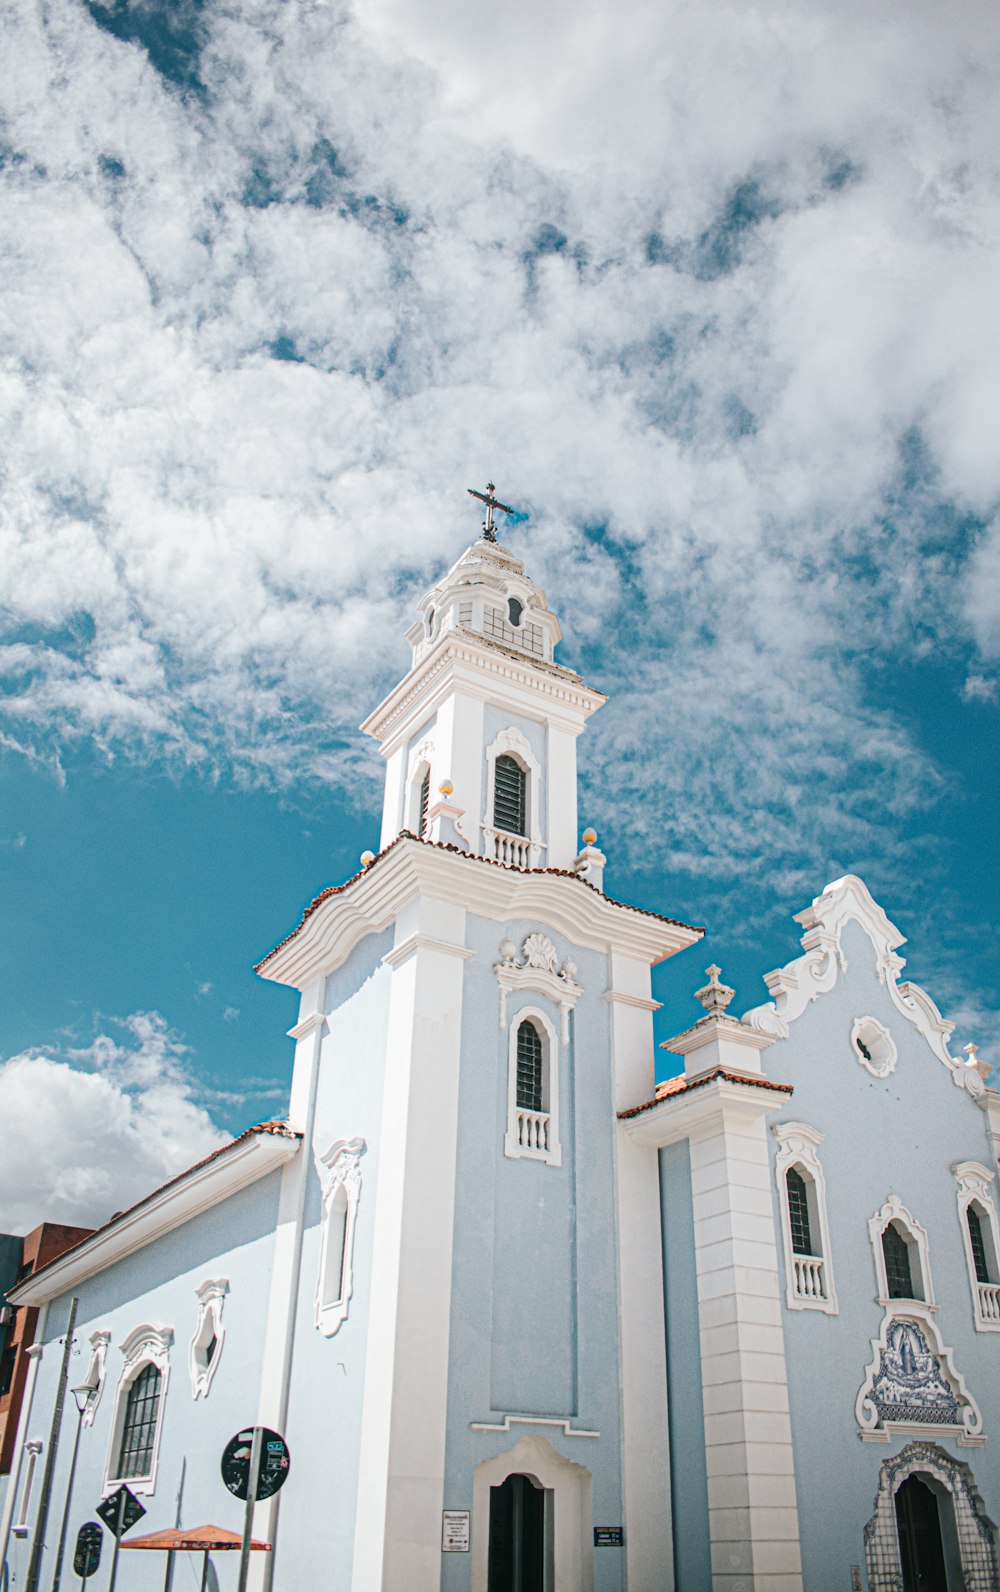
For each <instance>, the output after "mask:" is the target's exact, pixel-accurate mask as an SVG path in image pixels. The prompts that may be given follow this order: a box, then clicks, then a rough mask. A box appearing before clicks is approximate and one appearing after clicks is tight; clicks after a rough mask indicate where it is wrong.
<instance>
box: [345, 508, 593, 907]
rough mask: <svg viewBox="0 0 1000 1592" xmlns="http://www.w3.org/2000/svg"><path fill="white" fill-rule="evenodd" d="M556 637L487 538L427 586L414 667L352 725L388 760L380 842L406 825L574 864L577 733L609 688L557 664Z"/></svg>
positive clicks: (520, 577) (466, 843)
mask: <svg viewBox="0 0 1000 1592" xmlns="http://www.w3.org/2000/svg"><path fill="white" fill-rule="evenodd" d="M484 501H486V500H485V499H484ZM501 506H502V505H501ZM561 636H562V630H561V629H560V625H559V621H558V619H557V618H556V616H555V614H554V613H553V612H552V611H551V609H550V608H549V605H548V603H547V601H546V598H545V593H544V592H543V591H542V590H541V588H540V587H539V586H536V585H535V584H534V582H533V581H531V580H529V578H528V577H527V576H526V575H525V573H524V565H523V563H522V562H521V560H520V559H519V558H515V557H514V555H513V553H510V552H508V551H507V549H506V548H504V547H501V546H500V545H499V543H497V542H495V541H491V540H489V539H488V538H487V537H486V536H485V535H484V536H483V537H482V538H481V539H480V540H479V541H478V542H476V543H474V544H473V546H472V547H470V548H468V549H467V550H466V551H465V552H464V553H463V554H462V556H461V558H460V559H459V560H458V561H457V563H455V564H454V565H453V566H452V568H451V569H450V570H449V571H448V573H447V574H446V575H445V576H444V577H443V578H442V579H441V580H439V581H438V582H437V583H436V584H435V585H434V586H432V587H431V589H430V591H428V592H427V593H426V595H425V596H424V597H423V598H422V599H421V601H420V603H419V605H418V618H417V620H416V621H415V623H414V624H413V625H411V626H410V628H409V630H408V631H407V632H406V639H407V640H408V641H409V643H410V646H411V647H412V649H413V662H412V665H411V668H410V670H409V672H408V673H407V675H406V676H405V678H404V679H403V680H401V681H400V683H399V685H398V686H396V688H395V690H393V691H391V692H390V694H389V695H388V696H387V697H386V699H385V701H384V702H382V703H381V704H380V706H379V707H377V708H376V709H375V712H374V713H372V714H371V715H370V716H369V718H367V719H366V720H365V722H364V724H363V725H362V726H361V728H362V729H363V730H364V731H366V732H367V733H368V734H369V735H372V736H374V737H375V739H376V740H378V742H379V743H380V746H381V750H382V756H383V757H384V758H385V760H386V783H385V802H384V807H383V814H382V836H381V842H380V844H381V846H382V847H385V846H388V845H390V844H391V843H392V841H393V840H394V839H395V838H396V836H397V835H398V834H399V833H400V831H401V830H403V829H408V830H410V831H411V832H412V833H414V834H419V835H421V836H422V837H423V838H425V839H428V840H433V841H446V842H447V843H448V844H452V845H458V846H460V848H461V849H463V850H466V851H469V852H471V853H473V854H474V855H480V856H485V857H489V858H490V860H491V861H494V862H500V863H503V864H504V865H506V866H511V867H517V868H559V869H567V870H569V869H573V868H577V870H578V871H579V863H578V856H577V783H576V738H577V736H578V735H579V734H580V732H581V731H582V729H583V728H584V725H585V724H586V721H587V719H588V718H589V717H590V715H591V714H592V713H594V712H595V711H596V710H597V709H598V708H599V707H601V706H602V704H603V703H604V702H605V700H606V698H605V697H604V696H603V695H602V694H601V693H600V692H599V691H593V690H591V689H590V687H589V686H587V685H585V684H584V682H583V680H581V678H580V676H579V675H578V674H574V672H573V671H572V669H567V668H565V667H564V666H563V665H562V664H560V663H556V662H555V660H554V657H553V652H554V649H555V646H556V643H557V642H558V641H559V640H560V639H561ZM445 786H447V787H448V790H447V792H445V791H444V787H445ZM442 796H444V800H443V801H442V800H441V797H442ZM598 856H599V854H597V853H596V852H595V854H594V856H593V857H592V858H590V859H589V861H590V862H591V863H592V864H593V866H594V872H595V880H596V872H597V869H596V864H597V861H598ZM600 861H601V862H602V863H603V856H600Z"/></svg>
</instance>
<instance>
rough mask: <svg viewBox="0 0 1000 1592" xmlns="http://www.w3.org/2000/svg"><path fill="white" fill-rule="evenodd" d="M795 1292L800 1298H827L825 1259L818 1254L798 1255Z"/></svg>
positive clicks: (796, 1257)
mask: <svg viewBox="0 0 1000 1592" xmlns="http://www.w3.org/2000/svg"><path fill="white" fill-rule="evenodd" d="M794 1259H795V1292H796V1294H797V1295H798V1297H799V1298H800V1299H825V1298H826V1285H825V1283H824V1280H823V1261H822V1259H821V1257H820V1256H818V1255H796V1256H795V1257H794Z"/></svg>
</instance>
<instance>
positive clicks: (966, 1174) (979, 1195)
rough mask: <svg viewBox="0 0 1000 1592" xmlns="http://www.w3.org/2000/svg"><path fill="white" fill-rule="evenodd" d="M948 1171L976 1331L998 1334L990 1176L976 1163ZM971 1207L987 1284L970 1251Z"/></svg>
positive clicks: (998, 1280) (998, 1225)
mask: <svg viewBox="0 0 1000 1592" xmlns="http://www.w3.org/2000/svg"><path fill="white" fill-rule="evenodd" d="M951 1170H952V1172H953V1173H954V1174H955V1179H956V1185H957V1186H956V1189H955V1195H956V1198H957V1201H958V1220H959V1223H960V1225H961V1228H962V1247H963V1250H964V1252H965V1264H966V1267H967V1268H968V1273H969V1290H970V1293H971V1295H972V1316H973V1320H974V1321H975V1324H976V1331H977V1332H1000V1268H998V1262H1000V1222H998V1221H997V1210H996V1206H995V1205H994V1203H993V1195H992V1193H991V1190H990V1184H991V1183H992V1182H993V1173H992V1172H991V1171H990V1170H989V1168H988V1167H985V1166H982V1165H981V1164H980V1162H978V1161H956V1162H955V1164H954V1166H953V1167H952V1169H951ZM972 1205H974V1206H975V1207H976V1215H977V1216H978V1217H979V1226H980V1231H981V1233H982V1235H983V1249H984V1251H985V1257H984V1258H985V1260H986V1269H987V1271H988V1272H989V1280H988V1281H986V1282H981V1281H980V1280H979V1278H978V1277H977V1276H976V1259H975V1256H974V1254H973V1252H972V1234H971V1233H970V1232H969V1207H970V1206H972Z"/></svg>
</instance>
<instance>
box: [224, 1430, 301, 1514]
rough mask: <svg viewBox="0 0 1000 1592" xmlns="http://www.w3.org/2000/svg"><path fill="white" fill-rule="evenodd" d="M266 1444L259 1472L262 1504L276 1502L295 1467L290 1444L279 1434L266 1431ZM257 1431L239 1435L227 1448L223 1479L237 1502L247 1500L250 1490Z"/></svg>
mask: <svg viewBox="0 0 1000 1592" xmlns="http://www.w3.org/2000/svg"><path fill="white" fill-rule="evenodd" d="M261 1430H262V1437H263V1441H262V1442H261V1447H260V1468H259V1470H258V1472H257V1492H256V1494H255V1496H256V1498H257V1499H258V1500H260V1499H263V1498H272V1497H273V1496H274V1494H275V1493H276V1492H277V1491H278V1488H279V1487H283V1486H284V1485H285V1482H286V1481H287V1480H288V1469H289V1466H290V1465H291V1455H290V1454H289V1452H288V1444H287V1443H286V1442H285V1439H284V1438H283V1437H282V1436H281V1435H280V1433H278V1432H272V1431H271V1429H270V1427H268V1426H265V1427H263V1428H262V1429H261ZM253 1432H254V1429H253V1427H252V1426H251V1427H249V1428H248V1429H247V1430H246V1431H245V1432H237V1434H236V1436H235V1437H234V1438H233V1439H232V1441H231V1442H229V1443H227V1444H226V1447H225V1451H224V1453H223V1455H222V1479H223V1481H224V1482H225V1484H226V1486H227V1487H228V1488H229V1491H230V1492H231V1493H232V1495H233V1497H234V1498H243V1499H245V1498H246V1496H247V1492H248V1490H249V1487H250V1450H251V1449H252V1447H253Z"/></svg>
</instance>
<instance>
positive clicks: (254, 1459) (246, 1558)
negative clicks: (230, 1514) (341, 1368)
mask: <svg viewBox="0 0 1000 1592" xmlns="http://www.w3.org/2000/svg"><path fill="white" fill-rule="evenodd" d="M263 1445H264V1428H263V1426H255V1427H254V1429H253V1443H252V1444H251V1446H250V1474H249V1476H248V1477H247V1507H246V1513H245V1514H244V1516H243V1545H242V1547H241V1548H240V1580H239V1592H247V1575H248V1574H249V1570H250V1543H251V1541H252V1532H253V1506H254V1504H255V1503H256V1502H257V1487H258V1484H259V1482H260V1451H261V1448H262V1447H263ZM111 1592H114V1589H113V1588H112V1589H111Z"/></svg>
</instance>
